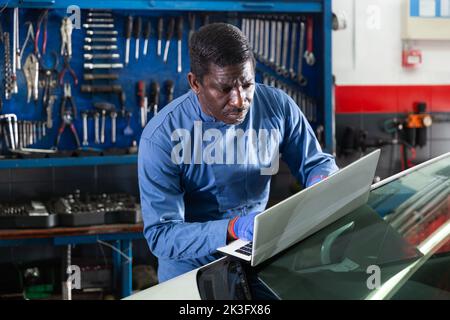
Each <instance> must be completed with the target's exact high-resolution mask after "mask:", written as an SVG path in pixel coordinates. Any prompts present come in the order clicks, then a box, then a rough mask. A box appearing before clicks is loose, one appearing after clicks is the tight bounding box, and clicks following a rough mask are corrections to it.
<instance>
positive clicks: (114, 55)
mask: <svg viewBox="0 0 450 320" xmlns="http://www.w3.org/2000/svg"><path fill="white" fill-rule="evenodd" d="M119 58H120V54H118V53H105V54H90V53H85V54H84V59H85V60H93V59H119Z"/></svg>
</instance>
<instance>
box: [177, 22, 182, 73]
mask: <svg viewBox="0 0 450 320" xmlns="http://www.w3.org/2000/svg"><path fill="white" fill-rule="evenodd" d="M183 22H184V21H183V17H179V18H178V21H177V48H178V66H177V72H178V73H181V71H182V60H181V59H182V43H183Z"/></svg>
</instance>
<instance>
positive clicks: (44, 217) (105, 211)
mask: <svg viewBox="0 0 450 320" xmlns="http://www.w3.org/2000/svg"><path fill="white" fill-rule="evenodd" d="M141 221H142V218H141V209H140V205H139V204H138V203H137V202H136V198H135V197H133V196H130V195H128V194H123V193H115V194H106V193H103V194H94V195H93V194H81V192H80V191H78V190H77V191H75V192H74V193H73V194H68V195H66V196H64V197H59V198H55V199H52V200H50V201H47V202H46V203H43V202H37V201H31V202H25V203H6V204H1V205H0V229H25V228H52V227H56V226H59V227H79V226H91V225H103V224H120V223H127V224H135V223H140V222H141Z"/></svg>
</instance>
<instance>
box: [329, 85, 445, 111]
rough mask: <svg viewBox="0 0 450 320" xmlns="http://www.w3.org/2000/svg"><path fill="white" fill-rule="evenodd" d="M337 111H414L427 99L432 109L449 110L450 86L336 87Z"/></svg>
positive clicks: (428, 105) (429, 107) (430, 109)
mask: <svg viewBox="0 0 450 320" xmlns="http://www.w3.org/2000/svg"><path fill="white" fill-rule="evenodd" d="M335 94H336V113H403V112H412V111H413V106H414V104H415V103H417V102H426V103H427V107H428V111H429V112H450V85H445V86H444V85H442V86H430V85H429V86H418V85H414V86H405V85H403V86H336V90H335Z"/></svg>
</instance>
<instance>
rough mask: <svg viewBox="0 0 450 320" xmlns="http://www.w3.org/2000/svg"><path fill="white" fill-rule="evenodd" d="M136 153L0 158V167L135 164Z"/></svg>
mask: <svg viewBox="0 0 450 320" xmlns="http://www.w3.org/2000/svg"><path fill="white" fill-rule="evenodd" d="M136 163H137V155H120V156H85V157H67V158H39V159H8V160H0V169H15V168H48V167H73V166H96V165H115V164H136Z"/></svg>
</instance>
